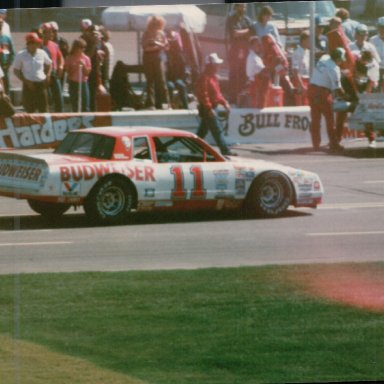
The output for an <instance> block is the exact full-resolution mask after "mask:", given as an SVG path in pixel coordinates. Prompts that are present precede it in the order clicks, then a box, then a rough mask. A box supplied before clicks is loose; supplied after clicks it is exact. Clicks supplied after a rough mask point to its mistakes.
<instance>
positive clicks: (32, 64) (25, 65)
mask: <svg viewBox="0 0 384 384" xmlns="http://www.w3.org/2000/svg"><path fill="white" fill-rule="evenodd" d="M25 41H26V45H27V46H26V48H25V49H23V50H21V51H20V52H19V53H18V54H17V55H16V57H15V61H14V73H15V75H16V76H17V78H19V79H20V80H21V81H22V83H23V107H24V109H25V111H26V112H28V113H33V112H36V111H38V112H40V113H44V112H48V93H47V86H48V84H49V81H50V74H51V70H52V60H51V59H50V58H49V56H48V54H47V53H46V52H45V51H44V50H43V49H41V48H40V47H41V44H42V40H41V39H40V38H39V36H38V35H37V33H34V32H29V33H27V34H26V35H25Z"/></svg>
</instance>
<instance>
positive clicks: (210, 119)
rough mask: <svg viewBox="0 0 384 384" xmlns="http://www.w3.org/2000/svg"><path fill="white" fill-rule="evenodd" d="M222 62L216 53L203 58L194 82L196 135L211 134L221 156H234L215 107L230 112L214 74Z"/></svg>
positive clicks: (202, 136)
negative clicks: (198, 122) (200, 69)
mask: <svg viewBox="0 0 384 384" xmlns="http://www.w3.org/2000/svg"><path fill="white" fill-rule="evenodd" d="M222 63H223V60H222V59H221V58H220V57H219V56H218V55H217V53H211V54H210V55H208V56H207V57H206V58H205V70H204V72H203V73H202V74H201V75H200V77H199V78H198V79H197V82H196V97H197V100H198V102H199V105H198V109H199V116H200V118H201V123H200V127H199V130H198V132H197V135H198V136H199V137H201V138H204V137H205V136H206V135H207V133H208V131H210V132H211V133H212V136H213V138H214V139H215V141H216V143H217V145H218V147H219V148H220V151H221V153H222V154H223V155H230V156H234V155H236V154H235V153H233V152H231V150H230V149H229V148H228V144H227V143H226V141H225V138H224V133H223V128H222V126H221V123H220V121H219V118H218V115H217V112H216V107H217V106H218V105H222V106H223V107H224V108H225V110H226V111H227V113H229V112H230V106H229V103H228V101H227V100H226V99H225V98H224V96H223V95H222V93H221V90H220V84H219V81H218V79H217V76H216V73H217V70H218V68H219V65H220V64H222Z"/></svg>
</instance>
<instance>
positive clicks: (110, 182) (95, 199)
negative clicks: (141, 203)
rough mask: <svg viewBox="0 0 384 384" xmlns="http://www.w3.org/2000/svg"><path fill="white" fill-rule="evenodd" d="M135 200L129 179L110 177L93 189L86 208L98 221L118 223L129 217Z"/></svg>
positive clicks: (92, 217) (87, 213)
mask: <svg viewBox="0 0 384 384" xmlns="http://www.w3.org/2000/svg"><path fill="white" fill-rule="evenodd" d="M134 200H135V194H134V190H133V187H132V186H131V185H130V184H129V182H128V181H126V180H124V179H121V178H118V177H110V178H108V179H105V180H102V181H100V183H99V184H97V185H96V186H95V188H94V189H93V190H92V191H91V193H90V195H89V196H88V198H87V199H86V201H85V204H84V210H85V213H86V215H87V216H88V218H89V219H90V220H93V221H95V222H97V223H101V224H118V223H121V222H123V221H125V220H126V219H127V218H128V217H129V214H130V212H131V210H132V208H133V204H134Z"/></svg>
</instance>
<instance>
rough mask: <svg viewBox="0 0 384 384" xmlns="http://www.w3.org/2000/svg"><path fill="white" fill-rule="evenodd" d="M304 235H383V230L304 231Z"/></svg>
mask: <svg viewBox="0 0 384 384" xmlns="http://www.w3.org/2000/svg"><path fill="white" fill-rule="evenodd" d="M305 235H306V236H318V237H321V236H365V235H384V231H366V232H319V233H306V234H305Z"/></svg>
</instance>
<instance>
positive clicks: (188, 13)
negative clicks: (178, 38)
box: [101, 5, 207, 33]
mask: <svg viewBox="0 0 384 384" xmlns="http://www.w3.org/2000/svg"><path fill="white" fill-rule="evenodd" d="M154 15H158V16H162V17H164V19H165V20H166V22H167V26H168V27H172V28H177V27H179V26H180V25H183V27H184V28H185V29H186V30H187V31H190V32H195V33H202V32H203V31H204V28H205V25H206V24H207V16H206V14H205V12H204V11H202V10H201V9H200V8H199V7H197V6H196V5H141V6H124V7H108V8H106V9H105V10H104V11H103V13H102V15H101V20H102V23H103V24H104V25H105V26H106V27H107V28H108V29H109V30H111V31H130V30H131V31H132V30H133V31H144V30H145V27H146V25H147V19H148V17H150V16H154Z"/></svg>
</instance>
